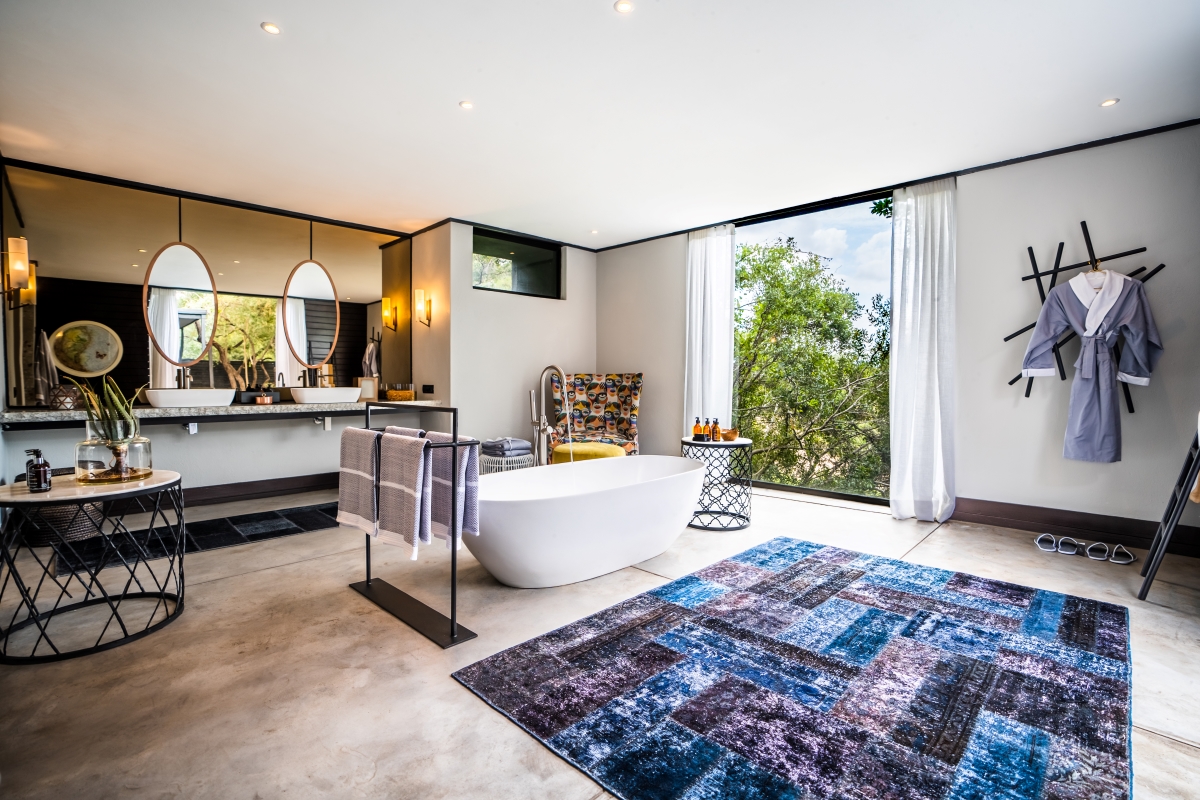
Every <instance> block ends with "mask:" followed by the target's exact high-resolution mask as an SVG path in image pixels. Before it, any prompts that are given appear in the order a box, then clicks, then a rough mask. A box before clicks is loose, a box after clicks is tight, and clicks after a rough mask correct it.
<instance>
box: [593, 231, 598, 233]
mask: <svg viewBox="0 0 1200 800" xmlns="http://www.w3.org/2000/svg"><path fill="white" fill-rule="evenodd" d="M599 232H600V231H592V233H599Z"/></svg>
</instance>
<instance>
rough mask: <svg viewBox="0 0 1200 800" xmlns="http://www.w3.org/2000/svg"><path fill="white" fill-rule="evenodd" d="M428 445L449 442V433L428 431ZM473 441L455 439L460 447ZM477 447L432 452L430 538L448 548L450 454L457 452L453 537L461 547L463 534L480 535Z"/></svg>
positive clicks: (439, 448)
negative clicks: (431, 523) (456, 518)
mask: <svg viewBox="0 0 1200 800" xmlns="http://www.w3.org/2000/svg"><path fill="white" fill-rule="evenodd" d="M425 438H427V439H428V440H429V441H431V442H435V443H439V442H451V441H454V437H453V436H451V435H450V434H448V433H441V432H439V431H429V432H428V433H426V434H425ZM473 441H475V440H474V439H472V438H471V437H469V436H460V437H458V442H459V444H460V445H461V444H463V443H464V442H473ZM477 449H478V448H477V447H458V448H452V447H438V448H435V449H434V451H433V509H432V513H433V535H434V536H436V537H438V538H439V539H445V540H446V546H447V547H449V546H450V476H451V475H452V474H453V473H452V471H451V469H450V460H451V456H450V453H451V451H453V450H458V498H457V501H458V531H457V534H458V535H457V536H456V537H454V539H455V542H456V543H457V546H458V547H460V548H461V547H462V534H463V532H464V531H465V532H466V533H469V534H472V535H473V536H478V535H479V454H478V453H477V452H476V450H477Z"/></svg>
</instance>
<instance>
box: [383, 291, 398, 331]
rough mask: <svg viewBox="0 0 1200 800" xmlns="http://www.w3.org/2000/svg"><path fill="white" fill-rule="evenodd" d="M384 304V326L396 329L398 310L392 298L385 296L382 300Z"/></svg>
mask: <svg viewBox="0 0 1200 800" xmlns="http://www.w3.org/2000/svg"><path fill="white" fill-rule="evenodd" d="M380 302H381V303H382V304H383V327H385V328H391V329H392V330H396V325H397V322H396V311H397V309H396V308H395V307H394V306H393V305H392V298H390V297H385V298H383V299H382V300H381V301H380Z"/></svg>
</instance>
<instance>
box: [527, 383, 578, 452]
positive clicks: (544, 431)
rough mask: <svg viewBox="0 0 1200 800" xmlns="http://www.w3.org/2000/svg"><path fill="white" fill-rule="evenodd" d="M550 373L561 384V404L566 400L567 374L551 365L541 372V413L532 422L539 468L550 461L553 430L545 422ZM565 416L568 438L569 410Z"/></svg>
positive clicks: (539, 386) (569, 425)
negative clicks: (556, 377)
mask: <svg viewBox="0 0 1200 800" xmlns="http://www.w3.org/2000/svg"><path fill="white" fill-rule="evenodd" d="M551 372H557V373H558V376H559V380H560V381H562V383H561V384H560V385H561V386H562V393H563V402H564V403H565V402H566V399H567V373H565V372H563V369H562V367H559V366H556V365H554V364H551V365H550V366H548V367H546V368H545V369H544V370H542V377H541V378H540V379H539V380H538V392H539V395H540V401H539V402H540V408H541V411H540V413H539V415H538V419H537V420H536V421H535V422H534V429H535V431H536V438H537V446H536V447H535V448H534V449H535V451H536V452H535V460H536V461H537V463H538V465H539V466H545V465H546V464H549V463H550V460H551V459H550V433H551V431H553V430H554V429H553V427H552V426H551V425H550V423H549V421H547V419H546V375H548V374H549V373H551ZM532 405H533V403H532V399H531V401H530V406H532ZM566 414H567V436H568V437H570V435H571V419H570V417H571V412H570V409H567V410H566ZM572 460H573V459H572Z"/></svg>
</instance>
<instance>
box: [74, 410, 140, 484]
mask: <svg viewBox="0 0 1200 800" xmlns="http://www.w3.org/2000/svg"><path fill="white" fill-rule="evenodd" d="M138 428H139V426H138V425H137V423H136V422H135V423H134V424H132V425H130V424H129V423H116V424H114V425H113V426H112V427H111V428H110V429H109V430H108V433H109V434H110V435H109V436H104V435H101V434H100V433H98V432H97V431H95V430H93V429H92V428H91V426H90V425H89V426H88V438H87V439H85V440H84V441H82V442H80V443H79V444H77V445H75V480H76V481H78V482H79V483H124V482H125V481H140V480H143V479H145V478H147V477H149V476H150V474H151V473H152V472H153V471H154V467H153V461H152V459H151V454H150V440H149V439H147V438H146V437H145V436H142V435H141V433H140V432H139V429H138Z"/></svg>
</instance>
